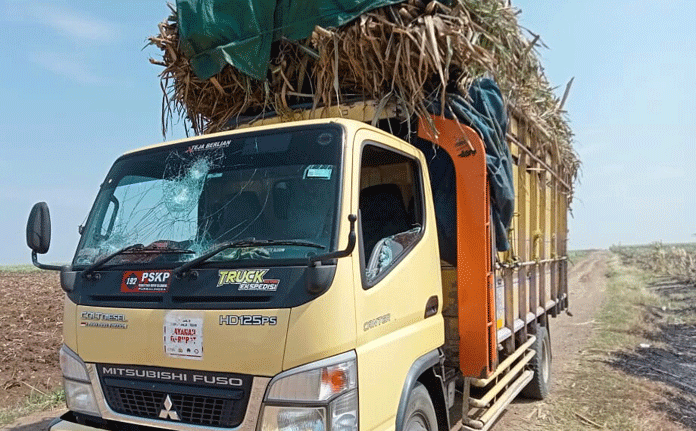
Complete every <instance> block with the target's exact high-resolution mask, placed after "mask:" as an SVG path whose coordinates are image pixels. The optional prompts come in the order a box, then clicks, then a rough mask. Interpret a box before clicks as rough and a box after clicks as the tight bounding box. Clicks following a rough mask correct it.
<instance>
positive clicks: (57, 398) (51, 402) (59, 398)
mask: <svg viewBox="0 0 696 431" xmlns="http://www.w3.org/2000/svg"><path fill="white" fill-rule="evenodd" d="M63 406H65V392H63V389H58V390H56V391H54V392H51V393H48V394H44V393H36V392H34V393H32V395H30V396H29V397H28V398H27V399H26V401H25V402H24V403H23V404H20V405H18V406H17V407H15V408H2V409H0V426H4V425H7V424H9V423H12V422H14V421H15V420H17V419H18V418H21V417H23V416H27V415H30V414H32V413H36V412H40V411H45V410H50V409H54V408H58V407H63Z"/></svg>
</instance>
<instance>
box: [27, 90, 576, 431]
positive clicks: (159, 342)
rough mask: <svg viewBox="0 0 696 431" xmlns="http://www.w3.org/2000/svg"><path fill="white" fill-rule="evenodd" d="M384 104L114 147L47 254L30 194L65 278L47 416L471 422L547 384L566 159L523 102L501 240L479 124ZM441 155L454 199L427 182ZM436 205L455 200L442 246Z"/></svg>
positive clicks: (348, 423) (127, 421)
mask: <svg viewBox="0 0 696 431" xmlns="http://www.w3.org/2000/svg"><path fill="white" fill-rule="evenodd" d="M383 108H384V107H377V106H375V105H370V104H366V103H360V104H357V105H354V106H349V107H342V108H332V109H327V110H316V111H304V112H301V113H299V114H298V113H296V114H294V116H293V117H292V118H287V117H280V116H279V117H274V118H266V119H260V120H257V121H255V122H254V123H252V124H250V125H247V126H246V127H240V128H237V129H236V130H232V131H228V132H222V133H217V134H211V135H204V136H198V137H193V138H189V139H184V140H179V141H175V142H169V143H163V144H159V145H154V146H150V147H147V148H143V149H140V150H137V151H133V152H129V153H126V154H124V155H123V156H121V157H120V158H119V159H118V160H117V161H116V162H115V163H114V165H113V167H112V168H111V170H110V171H109V173H108V175H107V176H106V179H105V180H104V182H103V183H102V185H101V188H100V191H99V194H98V196H97V198H96V202H95V204H94V206H93V208H92V210H91V212H90V214H89V217H88V219H87V221H86V224H85V225H84V226H83V227H81V228H80V232H81V239H80V242H79V245H78V248H77V252H76V254H75V257H74V260H73V261H72V263H71V264H70V265H68V266H65V267H57V266H52V265H45V264H42V263H39V262H38V259H37V254H42V253H46V252H47V251H48V248H49V244H50V217H49V212H48V207H47V205H46V204H45V203H43V202H41V203H38V204H36V205H35V206H34V208H33V209H32V212H31V214H30V217H29V221H28V224H27V243H28V245H29V247H30V248H31V249H32V251H33V252H32V258H33V262H34V263H35V265H37V266H39V267H41V268H44V269H52V270H60V280H61V285H62V288H63V289H64V290H65V314H64V344H63V346H62V347H61V349H60V366H61V369H62V372H63V376H64V388H65V396H66V401H67V405H68V409H69V412H68V413H66V414H64V415H63V416H61V417H60V418H56V420H55V421H53V422H52V424H51V427H50V429H51V430H53V431H59V430H66V431H67V430H69V431H87V430H101V429H117V430H121V429H123V430H126V429H127V430H135V429H139V430H151V429H170V430H180V431H186V430H191V431H194V430H201V429H228V430H244V431H275V430H278V431H356V430H362V431H368V430H385V431H389V430H397V431H402V430H405V431H420V430H428V431H435V430H438V431H447V430H453V429H464V430H482V429H489V428H490V427H491V426H493V424H494V422H495V420H496V418H497V417H498V415H499V414H500V413H501V412H502V411H503V409H504V408H505V406H506V405H507V404H508V403H510V401H511V400H513V399H514V398H515V397H516V396H517V395H518V394H519V393H523V394H525V395H526V396H528V397H532V398H538V399H541V398H543V397H544V396H546V394H547V393H548V387H549V376H550V367H551V345H550V334H549V317H550V316H554V317H555V316H556V315H557V314H558V313H559V312H561V311H562V310H564V309H565V308H566V307H567V305H568V295H567V278H566V271H567V264H566V257H565V256H566V214H567V211H568V207H567V202H568V195H569V191H570V184H569V183H570V181H571V178H570V175H569V174H568V173H567V172H566V171H564V169H563V167H562V164H561V162H560V161H559V160H558V154H554V153H553V152H552V151H551V150H549V149H548V148H547V147H544V146H541V145H537V142H538V136H539V134H540V133H541V132H540V131H538V130H537V129H535V127H534V126H533V125H530V124H524V123H522V122H520V121H517V120H516V119H515V117H514V116H513V118H512V119H511V121H510V127H509V129H508V130H509V132H508V134H507V144H508V145H509V149H510V152H511V155H512V158H511V160H512V162H513V177H514V182H515V190H516V194H515V212H514V217H513V221H512V225H511V226H510V228H509V230H508V232H507V233H508V239H509V241H510V244H511V247H510V249H509V250H508V251H507V252H505V253H497V252H496V251H495V238H494V234H493V232H494V229H492V226H491V199H490V197H489V185H488V181H489V174H488V172H487V168H486V152H485V149H484V143H483V141H482V139H481V137H480V136H479V134H478V133H477V132H476V131H475V130H473V129H472V128H469V127H467V126H465V125H463V124H461V123H460V122H458V121H457V120H455V119H452V118H446V117H444V116H437V115H432V116H431V117H430V118H420V119H419V120H417V121H415V122H412V123H410V124H407V125H404V124H403V123H398V122H394V121H390V116H392V115H393V114H394V112H393V111H390V109H387V108H384V109H383ZM319 111H321V112H319ZM319 117H321V118H319ZM368 123H372V124H374V125H375V126H373V125H371V124H368ZM426 154H427V157H426ZM435 159H438V160H441V161H443V162H444V163H446V164H448V166H450V167H451V172H450V174H449V175H450V177H448V178H447V183H448V184H449V185H450V187H451V188H452V190H454V191H455V194H454V196H455V198H454V200H452V201H451V202H445V203H442V202H439V201H441V199H439V198H438V195H437V193H436V192H435V190H433V188H432V187H431V177H432V176H433V174H434V172H432V171H431V170H430V167H431V165H432V163H433V161H434V160H435ZM441 173H442V170H438V174H441ZM441 205H451V206H453V207H454V208H455V209H456V211H455V212H454V213H453V214H452V217H451V218H450V219H449V220H446V221H445V222H447V223H449V227H450V228H453V229H454V231H455V232H456V235H455V237H454V244H455V248H454V250H449V252H450V254H451V255H452V256H454V258H450V259H449V261H448V260H447V259H445V258H443V256H444V254H443V249H442V241H440V240H439V238H438V232H439V227H441V226H444V225H443V224H442V223H441V222H442V220H441V218H442V217H441V214H440V213H439V212H438V211H439V208H440V206H441ZM452 251H454V252H453V253H452Z"/></svg>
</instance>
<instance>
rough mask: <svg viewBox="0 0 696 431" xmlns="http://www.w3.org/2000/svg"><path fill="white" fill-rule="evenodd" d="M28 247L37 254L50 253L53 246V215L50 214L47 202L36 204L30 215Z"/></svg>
mask: <svg viewBox="0 0 696 431" xmlns="http://www.w3.org/2000/svg"><path fill="white" fill-rule="evenodd" d="M27 245H28V246H29V248H30V249H32V250H33V251H34V252H36V253H39V254H46V252H48V248H49V246H50V245H51V214H50V213H49V212H48V204H46V202H39V203H37V204H35V205H34V207H33V208H32V209H31V212H30V213H29V220H28V221H27Z"/></svg>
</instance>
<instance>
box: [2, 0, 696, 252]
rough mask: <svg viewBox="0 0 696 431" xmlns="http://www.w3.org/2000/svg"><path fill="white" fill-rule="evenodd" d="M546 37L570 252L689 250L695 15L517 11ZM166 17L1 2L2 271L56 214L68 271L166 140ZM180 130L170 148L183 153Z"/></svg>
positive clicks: (140, 10)
mask: <svg viewBox="0 0 696 431" xmlns="http://www.w3.org/2000/svg"><path fill="white" fill-rule="evenodd" d="M514 4H515V5H516V6H518V7H520V8H522V10H523V13H522V15H521V21H522V24H523V25H525V26H526V27H528V28H529V29H531V30H532V31H534V32H536V33H540V34H541V35H542V39H543V41H544V42H545V43H546V44H547V45H548V46H549V47H550V50H542V51H541V55H542V59H543V62H544V65H545V67H546V71H547V75H548V77H549V79H550V80H551V82H553V83H554V84H555V85H559V86H560V88H559V90H558V91H559V92H561V91H562V90H563V87H564V86H565V83H566V82H567V81H568V80H569V79H570V78H571V77H572V76H575V83H574V85H573V88H572V91H571V94H570V98H569V100H568V102H567V104H566V107H567V110H568V112H569V116H570V119H571V122H572V125H573V128H574V131H575V133H576V143H575V147H576V149H577V151H578V153H579V155H580V157H581V159H582V161H583V168H582V176H581V180H580V184H579V185H578V187H577V192H576V201H575V203H574V208H573V215H574V218H573V219H572V220H571V225H570V229H571V231H570V241H571V243H570V247H571V248H590V247H598V248H599V247H601V248H606V247H608V246H610V245H611V244H616V243H623V244H633V243H647V242H652V241H658V240H663V241H665V242H676V241H692V240H693V239H694V238H693V236H692V235H693V234H694V233H696V220H695V219H694V217H693V216H692V214H694V213H696V174H695V172H696V157H695V156H694V151H695V150H696V138H695V137H696V122H695V121H694V118H693V117H694V112H696V80H695V79H694V74H695V73H696V55H695V54H694V53H696V26H694V25H693V20H694V18H695V17H696V2H693V1H691V0H681V1H680V0H673V1H666V0H654V1H638V0H624V1H612V2H605V1H600V0H589V1H583V2H580V1H565V2H559V1H550V0H517V1H514ZM167 14H168V8H167V6H166V2H165V1H153V2H148V3H145V2H128V1H122V2H87V1H83V0H73V1H70V2H68V1H63V0H55V1H50V2H48V1H47V2H36V1H31V2H29V1H23V0H0V67H1V69H0V70H2V72H1V73H2V75H0V76H1V77H2V79H1V80H0V100H2V103H0V148H2V150H1V151H0V244H2V245H3V247H2V248H0V264H18V263H28V262H29V261H30V257H29V255H30V252H29V249H28V248H27V247H26V244H25V239H24V229H25V224H26V217H27V215H28V214H29V210H30V209H31V206H32V205H33V203H35V202H37V201H46V202H48V204H49V206H50V208H51V216H52V221H53V240H52V246H51V251H50V252H49V253H48V255H47V256H45V257H43V258H42V260H43V261H46V262H50V261H67V260H69V259H70V258H71V256H72V254H73V252H74V249H75V246H76V243H77V240H78V233H77V226H78V225H79V224H80V223H81V222H82V221H83V220H84V218H85V216H86V215H87V212H88V211H89V208H90V206H91V203H92V200H93V199H94V197H95V195H96V192H97V189H98V186H99V184H100V183H101V181H102V179H103V177H104V176H105V175H106V172H107V170H108V168H109V166H110V165H111V163H112V162H113V160H114V159H115V158H116V157H117V156H119V155H120V154H122V153H123V152H125V151H127V150H129V149H133V148H136V147H140V146H143V145H147V144H152V143H156V142H159V141H161V140H162V135H161V124H160V115H161V111H160V109H161V91H160V87H159V79H158V77H157V74H158V73H159V72H160V68H159V67H158V66H153V65H150V64H149V62H148V58H149V57H150V56H158V55H159V52H158V50H157V49H156V48H153V47H149V48H145V49H143V48H144V46H145V44H146V42H145V39H146V38H147V36H149V35H151V34H154V33H155V32H156V30H157V23H158V22H160V21H162V20H163V19H164V18H165V17H166V15H167ZM183 135H184V134H183V129H182V128H181V127H176V128H175V129H174V130H173V132H172V133H171V134H170V135H169V136H168V137H167V138H168V139H169V138H179V137H182V136H183Z"/></svg>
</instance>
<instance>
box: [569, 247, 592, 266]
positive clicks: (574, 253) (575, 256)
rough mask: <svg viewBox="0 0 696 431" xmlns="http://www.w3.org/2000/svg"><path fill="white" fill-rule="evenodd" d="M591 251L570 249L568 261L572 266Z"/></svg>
mask: <svg viewBox="0 0 696 431" xmlns="http://www.w3.org/2000/svg"><path fill="white" fill-rule="evenodd" d="M592 251H593V250H570V251H568V262H569V263H570V266H573V265H575V264H576V263H578V262H580V261H581V260H583V259H584V258H585V257H586V256H587V255H588V254H590V253H591V252H592Z"/></svg>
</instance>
